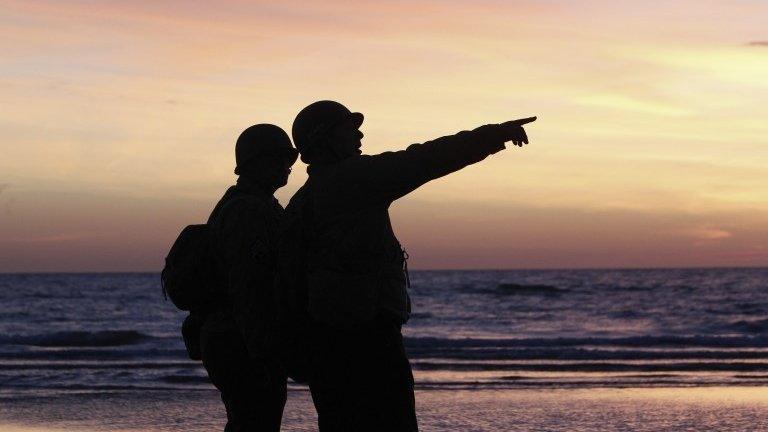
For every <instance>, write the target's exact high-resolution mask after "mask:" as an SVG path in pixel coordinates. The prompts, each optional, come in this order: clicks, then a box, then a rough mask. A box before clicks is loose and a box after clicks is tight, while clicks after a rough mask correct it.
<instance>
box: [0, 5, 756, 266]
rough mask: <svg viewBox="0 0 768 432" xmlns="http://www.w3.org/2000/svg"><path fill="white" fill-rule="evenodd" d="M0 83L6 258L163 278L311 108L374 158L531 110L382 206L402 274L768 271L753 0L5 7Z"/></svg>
mask: <svg viewBox="0 0 768 432" xmlns="http://www.w3.org/2000/svg"><path fill="white" fill-rule="evenodd" d="M0 96H1V97H2V99H1V101H2V102H1V103H0V135H2V138H1V139H0V272H8V271H10V272H18V271H157V270H159V269H160V268H161V267H162V261H163V258H164V256H165V254H166V253H167V250H168V248H169V246H170V244H171V242H172V241H173V239H174V238H175V236H176V235H177V234H178V232H179V230H180V229H181V228H182V227H183V226H184V225H187V224H191V223H201V222H203V221H204V220H205V219H206V218H207V215H208V213H209V212H210V210H211V208H212V207H213V205H214V204H215V202H216V200H217V199H218V198H219V197H220V195H221V194H222V193H223V191H224V190H225V188H226V187H227V186H228V185H229V184H232V182H233V181H234V179H235V176H234V174H233V173H232V170H233V168H234V152H233V150H234V141H235V139H236V138H237V135H238V134H239V133H240V131H242V130H243V129H244V128H245V127H247V126H249V125H251V124H255V123H275V124H277V125H279V126H281V127H283V128H285V129H286V130H288V131H290V126H291V123H292V120H293V117H294V116H295V115H296V113H297V112H298V111H299V110H300V109H301V108H302V107H304V106H305V105H307V104H309V103H311V102H313V101H315V100H319V99H334V100H338V101H340V102H342V103H344V104H346V105H347V106H348V107H350V108H351V109H352V110H355V111H360V112H363V113H364V114H365V116H366V121H365V123H364V124H363V127H362V130H363V132H364V133H365V138H364V140H363V145H364V150H365V151H366V152H367V153H379V152H382V151H386V150H396V149H401V148H404V147H405V146H406V145H408V144H410V143H414V142H423V141H425V140H428V139H430V138H434V137H438V136H441V135H446V134H450V133H454V132H457V131H459V130H462V129H470V128H474V127H476V126H479V125H481V124H484V123H497V122H501V121H504V120H508V119H513V118H519V117H527V116H530V115H538V116H539V120H538V121H537V122H536V123H534V124H532V125H531V127H530V128H529V129H528V131H529V136H530V137H531V141H532V143H531V144H530V145H529V146H527V147H524V148H522V149H519V148H516V147H512V148H510V149H509V150H507V151H506V152H503V153H500V154H498V155H495V156H493V157H491V158H489V159H488V160H486V161H485V162H483V163H481V164H478V165H476V166H472V167H470V168H468V169H465V170H463V171H461V172H459V173H456V174H454V175H452V176H450V177H447V178H443V179H440V180H437V181H434V182H432V183H430V184H428V185H426V186H425V187H423V188H421V189H419V190H418V191H416V192H415V193H413V194H411V195H410V196H408V197H406V198H404V199H402V200H400V201H398V202H397V203H396V204H395V205H394V206H393V207H392V211H391V213H392V218H393V224H394V226H395V229H396V232H397V234H398V237H399V238H400V240H401V242H402V243H403V244H404V245H405V247H406V248H407V249H408V250H409V252H410V254H411V256H412V262H411V266H412V267H413V268H571V267H574V268H575V267H672V266H765V265H768V2H766V1H764V0H751V1H747V0H731V1H706V0H697V1H643V2H616V1H578V2H576V1H555V0H551V1H501V0H496V1H447V0H446V1H425V0H408V1H347V2H342V1H303V2H292V1H284V0H283V1H279V2H271V3H267V2H255V1H231V2H223V1H222V2H206V1H155V0H153V1H139V0H133V1H96V0H93V1H68V0H53V1H31V0H23V1H6V0H0ZM304 168H305V167H304V165H303V164H301V162H298V163H297V165H295V166H294V174H293V175H292V177H291V179H290V182H289V184H288V186H287V187H285V188H283V189H281V190H280V191H278V194H277V196H278V198H279V199H280V201H281V203H283V204H286V203H287V201H288V199H289V198H290V196H291V194H292V193H293V192H294V191H295V190H296V189H297V188H298V187H299V185H301V184H302V183H303V182H304V180H305V179H306V173H305V169H304Z"/></svg>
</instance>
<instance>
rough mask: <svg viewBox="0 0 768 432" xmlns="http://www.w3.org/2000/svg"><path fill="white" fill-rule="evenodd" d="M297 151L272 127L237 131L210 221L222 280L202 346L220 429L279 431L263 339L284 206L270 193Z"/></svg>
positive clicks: (280, 397) (282, 388)
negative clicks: (233, 177) (223, 419)
mask: <svg viewBox="0 0 768 432" xmlns="http://www.w3.org/2000/svg"><path fill="white" fill-rule="evenodd" d="M297 156H298V154H297V152H296V149H294V148H293V146H292V144H291V141H290V138H289V137H288V135H287V134H286V133H285V131H283V130H282V129H281V128H279V127H277V126H274V125H271V124H258V125H255V126H251V127H249V128H248V129H246V130H245V131H243V133H242V134H241V135H240V137H239V138H238V140H237V144H236V146H235V157H236V161H237V168H236V169H235V174H238V176H239V177H238V180H237V184H236V185H235V186H232V187H230V188H229V189H228V190H227V191H226V193H225V194H224V196H223V197H222V198H221V200H220V201H219V202H218V204H217V205H216V207H215V208H214V210H213V212H212V213H211V216H210V218H209V221H208V224H209V226H210V227H211V229H212V232H213V233H214V234H215V235H214V237H215V241H214V245H215V246H216V249H217V252H218V256H219V258H220V267H221V269H220V273H221V275H222V284H223V285H224V287H223V290H222V295H221V296H220V298H219V299H218V300H217V301H216V302H214V304H213V305H211V306H210V307H209V308H208V310H206V311H204V313H203V314H204V317H202V327H201V331H200V346H201V354H202V360H203V365H204V366H205V368H206V370H207V371H208V375H209V377H210V378H211V381H212V382H213V384H214V385H215V386H216V387H217V388H218V389H219V391H220V392H221V399H222V401H223V402H224V406H225V408H226V412H227V425H226V428H225V431H226V432H230V431H233V432H234V431H279V430H280V422H281V419H282V414H283V407H284V406H285V401H286V377H285V373H284V372H283V369H282V367H281V366H280V365H279V363H278V361H277V360H276V358H275V355H274V353H273V352H272V350H271V348H270V344H269V339H270V337H271V335H270V333H271V330H272V326H273V324H272V321H273V318H274V315H273V309H272V304H273V299H272V295H273V292H274V291H273V283H274V276H275V256H276V251H275V248H276V237H277V230H278V224H279V218H280V215H281V213H282V211H283V208H282V207H281V206H280V204H279V203H278V202H277V200H276V199H275V198H274V196H273V194H274V193H275V191H276V190H277V189H278V188H280V187H282V186H284V185H285V184H286V182H287V180H288V175H289V173H290V169H291V165H293V163H294V162H295V161H296V158H297Z"/></svg>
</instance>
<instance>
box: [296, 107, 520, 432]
mask: <svg viewBox="0 0 768 432" xmlns="http://www.w3.org/2000/svg"><path fill="white" fill-rule="evenodd" d="M533 120H535V118H534V117H532V118H528V119H523V120H515V121H510V122H507V123H502V124H491V125H485V126H481V127H479V128H477V129H474V130H472V131H464V132H459V133H458V134H456V135H451V136H446V137H442V138H438V139H435V140H433V141H429V142H426V143H423V144H414V145H411V146H409V147H408V148H407V149H405V150H401V151H396V152H386V153H382V154H378V155H362V152H361V146H362V142H361V140H362V138H363V133H362V132H360V130H359V128H360V126H361V125H362V123H363V115H362V114H360V113H355V112H351V111H350V110H349V109H347V108H346V107H345V106H344V105H342V104H340V103H338V102H334V101H319V102H315V103H313V104H311V105H309V106H307V107H306V108H304V109H303V110H302V111H301V112H300V113H299V114H298V116H297V117H296V119H295V121H294V123H293V129H292V135H293V139H294V143H295V145H296V147H297V148H298V150H299V152H300V154H301V159H302V161H304V162H305V163H307V164H308V165H309V167H308V169H307V171H308V173H309V179H308V180H307V183H306V184H304V185H303V186H302V187H301V188H300V189H299V191H298V192H297V193H296V195H295V196H294V197H293V198H292V199H291V202H290V203H289V205H288V206H287V207H286V210H287V211H288V212H292V213H293V214H300V215H304V218H305V219H306V220H305V221H304V224H305V225H306V226H307V229H308V231H309V232H311V235H309V236H307V238H306V241H305V244H303V245H302V247H303V248H304V251H303V253H304V255H305V257H306V266H305V267H306V309H307V314H308V316H309V321H310V322H311V325H309V326H308V329H309V330H308V331H309V332H310V337H309V338H308V340H309V341H310V342H309V345H310V347H309V352H310V354H309V356H310V358H311V362H310V363H311V364H310V369H311V370H310V371H309V372H308V374H307V375H308V380H309V385H310V390H311V393H312V398H313V401H314V403H315V407H316V409H317V413H318V421H319V427H320V431H321V432H331V431H389V432H392V431H415V430H417V429H418V426H417V421H416V413H415V402H414V393H413V375H412V373H411V367H410V364H409V362H408V359H407V357H406V354H405V350H404V347H403V339H402V335H401V326H402V325H403V324H404V323H405V322H406V321H407V320H408V317H409V315H410V311H411V304H410V298H409V296H408V291H407V289H408V284H409V282H408V276H407V266H406V260H407V254H406V253H405V252H404V250H403V249H402V247H401V246H400V243H399V242H398V240H397V238H396V237H395V234H394V232H393V230H392V226H391V223H390V219H389V212H388V209H389V206H390V205H391V204H392V202H394V201H395V200H397V199H398V198H401V197H403V196H405V195H406V194H408V193H410V192H412V191H413V190H415V189H416V188H418V187H419V186H421V185H423V184H425V183H427V182H428V181H430V180H434V179H437V178H439V177H442V176H445V175H447V174H450V173H452V172H454V171H457V170H460V169H462V168H464V167H466V166H468V165H470V164H473V163H477V162H480V161H482V160H483V159H485V158H486V157H488V156H489V155H492V154H494V153H497V152H499V151H501V150H504V149H505V142H510V141H511V142H512V143H514V144H515V145H518V146H522V145H523V144H527V143H528V138H527V136H526V134H525V131H524V130H523V128H522V125H523V124H526V123H528V122H531V121H533Z"/></svg>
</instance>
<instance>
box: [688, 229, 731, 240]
mask: <svg viewBox="0 0 768 432" xmlns="http://www.w3.org/2000/svg"><path fill="white" fill-rule="evenodd" d="M684 234H685V235H687V236H689V237H693V238H694V239H696V240H722V239H726V238H730V237H733V234H732V233H731V232H730V231H726V230H724V229H720V228H711V227H698V228H691V229H688V230H685V231H684Z"/></svg>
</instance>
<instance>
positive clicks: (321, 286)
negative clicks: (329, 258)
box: [307, 269, 382, 328]
mask: <svg viewBox="0 0 768 432" xmlns="http://www.w3.org/2000/svg"><path fill="white" fill-rule="evenodd" d="M307 279H308V280H307V282H308V284H307V288H308V299H307V300H308V305H307V306H308V309H309V314H310V316H311V317H312V318H314V319H315V320H317V321H319V322H321V323H324V324H328V325H331V326H334V327H341V328H355V327H356V326H359V325H364V324H368V323H370V322H372V321H373V319H374V318H375V316H376V313H377V312H378V297H379V290H380V289H381V284H382V280H381V274H380V272H374V273H363V274H349V273H343V272H340V271H335V270H329V269H315V270H313V271H312V272H310V273H309V274H308V275H307Z"/></svg>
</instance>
